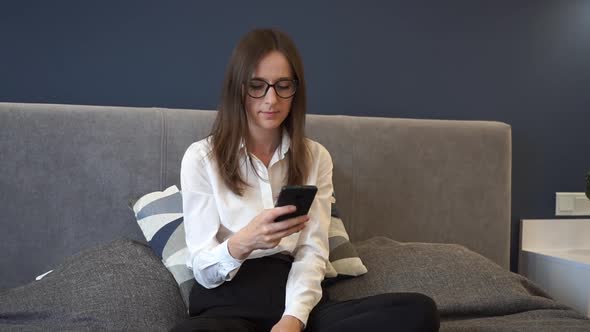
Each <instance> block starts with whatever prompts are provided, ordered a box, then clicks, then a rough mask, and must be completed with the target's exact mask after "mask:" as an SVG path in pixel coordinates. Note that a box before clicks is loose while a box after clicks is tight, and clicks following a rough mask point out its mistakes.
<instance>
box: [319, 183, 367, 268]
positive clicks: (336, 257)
mask: <svg viewBox="0 0 590 332" xmlns="http://www.w3.org/2000/svg"><path fill="white" fill-rule="evenodd" d="M335 201H336V199H335V196H334V193H332V211H331V215H332V218H331V219H330V227H329V228H328V241H329V248H330V257H329V259H328V263H327V265H326V278H335V277H339V276H342V277H347V276H348V277H356V276H360V275H362V274H365V273H367V268H366V267H365V265H364V264H363V262H362V261H361V258H360V257H359V255H358V253H357V252H356V249H354V246H353V245H352V243H350V238H349V236H348V233H347V232H346V229H345V228H344V223H343V222H342V219H341V218H340V212H339V211H338V209H337V208H336V204H335Z"/></svg>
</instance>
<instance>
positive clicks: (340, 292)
mask: <svg viewBox="0 0 590 332" xmlns="http://www.w3.org/2000/svg"><path fill="white" fill-rule="evenodd" d="M355 247H356V249H357V251H358V253H359V255H360V257H361V258H362V260H363V262H364V263H365V264H366V265H367V267H368V269H369V273H367V274H365V275H363V276H361V277H358V278H353V279H348V280H342V281H340V282H338V283H335V284H334V285H331V286H329V287H328V288H327V292H328V293H329V294H330V297H331V298H332V299H334V300H349V299H355V298H361V297H365V296H370V295H375V294H382V293H389V292H418V293H422V294H425V295H427V296H430V297H431V298H432V299H433V300H434V301H435V302H436V303H437V306H438V309H439V311H440V313H441V315H442V316H450V317H468V316H469V317H476V316H479V317H483V316H495V315H508V314H512V313H517V312H523V311H527V310H539V309H559V310H565V309H569V308H567V307H566V306H564V305H562V304H559V303H557V302H555V301H553V300H552V299H550V298H549V296H548V295H547V294H546V293H545V292H544V291H543V290H541V289H540V288H538V287H537V286H536V285H534V284H533V283H532V282H531V281H530V280H528V279H526V278H525V277H523V276H521V275H518V274H516V273H512V272H510V271H507V270H505V269H503V268H502V267H500V266H499V265H497V264H495V263H494V262H492V261H491V260H489V259H487V258H485V257H483V256H481V255H480V254H478V253H476V252H474V251H471V250H469V249H467V248H465V247H463V246H461V245H456V244H437V243H401V242H397V241H394V240H392V239H389V238H386V237H374V238H371V239H369V240H365V241H362V242H359V243H355Z"/></svg>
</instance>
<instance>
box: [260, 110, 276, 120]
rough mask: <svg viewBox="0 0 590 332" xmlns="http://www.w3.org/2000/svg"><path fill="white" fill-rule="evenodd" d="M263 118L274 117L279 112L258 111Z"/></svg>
mask: <svg viewBox="0 0 590 332" xmlns="http://www.w3.org/2000/svg"><path fill="white" fill-rule="evenodd" d="M260 113H262V116H263V117H264V118H265V119H269V118H274V117H275V116H276V115H277V114H279V112H260Z"/></svg>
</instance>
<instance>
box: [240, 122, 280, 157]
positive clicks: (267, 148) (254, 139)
mask: <svg viewBox="0 0 590 332" xmlns="http://www.w3.org/2000/svg"><path fill="white" fill-rule="evenodd" d="M280 143H281V130H280V128H279V129H278V130H275V131H265V132H256V133H252V132H251V133H250V140H249V142H248V152H249V153H252V154H254V155H255V156H256V157H258V158H259V159H261V160H262V159H267V158H268V157H270V156H272V154H273V153H274V151H275V150H276V148H277V146H279V144H280Z"/></svg>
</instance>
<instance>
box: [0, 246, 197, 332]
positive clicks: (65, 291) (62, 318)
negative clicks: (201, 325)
mask: <svg viewBox="0 0 590 332" xmlns="http://www.w3.org/2000/svg"><path fill="white" fill-rule="evenodd" d="M186 316H187V314H186V309H185V308H184V305H183V303H182V299H181V298H180V294H179V292H178V287H177V285H176V282H175V281H174V279H173V278H172V277H171V276H170V273H168V271H166V269H165V268H164V266H162V264H161V263H160V260H159V259H158V258H157V257H156V256H155V255H154V254H153V252H152V250H151V249H150V248H149V246H148V245H147V244H146V243H142V242H137V241H133V240H128V239H119V240H115V241H113V242H110V243H107V244H103V245H99V246H97V247H93V248H91V249H87V250H84V251H82V252H81V253H79V254H77V255H74V256H71V257H69V258H67V259H65V261H64V262H63V263H61V264H60V265H59V266H57V267H56V268H54V270H53V271H52V272H51V273H49V274H47V275H46V276H45V277H43V278H42V279H40V280H39V281H33V282H31V283H29V284H26V285H23V286H20V287H17V288H12V289H6V290H2V291H0V330H3V331H4V330H25V331H49V330H50V331H80V330H92V331H95V330H104V331H112V330H117V331H131V330H133V331H153V330H160V331H164V330H169V329H170V328H171V327H173V326H174V325H176V324H177V323H178V322H179V321H180V320H182V319H183V318H185V317H186Z"/></svg>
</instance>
